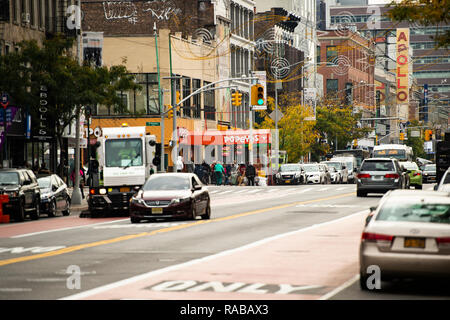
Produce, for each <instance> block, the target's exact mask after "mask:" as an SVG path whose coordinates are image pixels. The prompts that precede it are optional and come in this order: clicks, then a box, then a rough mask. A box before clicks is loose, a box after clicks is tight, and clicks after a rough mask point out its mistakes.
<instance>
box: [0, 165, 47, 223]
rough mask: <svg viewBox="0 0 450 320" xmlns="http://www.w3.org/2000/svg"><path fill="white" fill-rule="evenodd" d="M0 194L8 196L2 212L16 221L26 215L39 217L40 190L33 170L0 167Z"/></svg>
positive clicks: (21, 219)
mask: <svg viewBox="0 0 450 320" xmlns="http://www.w3.org/2000/svg"><path fill="white" fill-rule="evenodd" d="M0 194H6V195H8V196H9V202H8V203H4V204H3V212H4V213H6V214H9V215H10V217H11V218H13V219H14V220H17V221H24V220H25V217H26V216H28V215H29V216H30V218H31V219H32V220H36V219H39V215H40V197H41V192H40V189H39V185H38V183H37V180H36V176H35V175H34V173H33V171H31V170H28V169H0Z"/></svg>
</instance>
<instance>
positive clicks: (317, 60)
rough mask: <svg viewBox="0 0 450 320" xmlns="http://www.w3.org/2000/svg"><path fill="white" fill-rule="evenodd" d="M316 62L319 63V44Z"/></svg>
mask: <svg viewBox="0 0 450 320" xmlns="http://www.w3.org/2000/svg"><path fill="white" fill-rule="evenodd" d="M316 63H320V46H317V59H316Z"/></svg>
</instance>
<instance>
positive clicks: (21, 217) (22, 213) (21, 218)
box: [16, 199, 25, 222]
mask: <svg viewBox="0 0 450 320" xmlns="http://www.w3.org/2000/svg"><path fill="white" fill-rule="evenodd" d="M16 219H17V221H20V222H22V221H24V220H25V202H24V201H23V199H22V200H20V204H19V210H18V211H17V214H16Z"/></svg>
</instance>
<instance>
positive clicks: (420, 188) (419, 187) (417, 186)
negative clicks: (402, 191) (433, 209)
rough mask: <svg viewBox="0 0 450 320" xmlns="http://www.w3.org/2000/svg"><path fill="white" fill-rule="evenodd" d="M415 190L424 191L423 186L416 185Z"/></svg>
mask: <svg viewBox="0 0 450 320" xmlns="http://www.w3.org/2000/svg"><path fill="white" fill-rule="evenodd" d="M414 188H415V189H419V190H422V185H416V186H415V187H414Z"/></svg>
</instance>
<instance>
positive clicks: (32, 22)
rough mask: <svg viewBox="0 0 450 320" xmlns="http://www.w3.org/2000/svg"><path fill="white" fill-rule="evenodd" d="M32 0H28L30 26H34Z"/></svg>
mask: <svg viewBox="0 0 450 320" xmlns="http://www.w3.org/2000/svg"><path fill="white" fill-rule="evenodd" d="M34 7H35V6H34V0H30V26H34V22H35V21H34V14H35V12H34V11H35V10H34Z"/></svg>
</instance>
